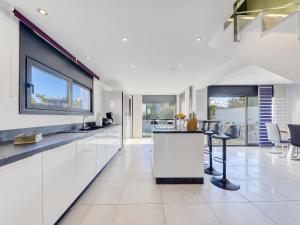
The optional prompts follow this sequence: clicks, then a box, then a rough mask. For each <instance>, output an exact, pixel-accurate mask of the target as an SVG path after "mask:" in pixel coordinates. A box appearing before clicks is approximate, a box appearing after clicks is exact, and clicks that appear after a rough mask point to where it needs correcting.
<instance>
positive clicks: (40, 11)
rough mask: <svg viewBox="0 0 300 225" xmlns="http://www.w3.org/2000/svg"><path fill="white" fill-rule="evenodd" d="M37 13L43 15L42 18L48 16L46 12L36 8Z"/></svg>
mask: <svg viewBox="0 0 300 225" xmlns="http://www.w3.org/2000/svg"><path fill="white" fill-rule="evenodd" d="M37 11H38V12H39V13H40V14H41V15H43V16H47V15H48V13H47V12H46V10H44V9H41V8H38V9H37Z"/></svg>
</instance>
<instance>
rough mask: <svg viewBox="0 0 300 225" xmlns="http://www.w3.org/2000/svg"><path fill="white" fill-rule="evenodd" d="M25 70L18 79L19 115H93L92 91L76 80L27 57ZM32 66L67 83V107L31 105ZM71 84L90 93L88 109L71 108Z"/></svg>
mask: <svg viewBox="0 0 300 225" xmlns="http://www.w3.org/2000/svg"><path fill="white" fill-rule="evenodd" d="M25 60H26V68H25V74H24V75H23V77H20V93H19V96H20V113H21V114H42V115H93V112H94V105H93V95H94V91H93V89H91V88H89V87H87V86H86V85H84V84H82V83H81V82H79V81H78V80H74V79H72V78H71V77H69V76H67V75H65V74H63V73H61V72H59V71H57V70H55V69H53V68H51V67H50V66H48V65H45V64H43V63H41V62H39V61H37V60H35V59H33V58H31V57H29V56H26V59H25ZM32 66H34V67H36V68H37V69H40V70H42V71H45V72H47V73H49V74H50V75H53V76H55V77H58V78H59V79H62V80H65V81H67V88H68V90H67V98H68V107H57V106H51V105H50V106H49V105H48V106H46V105H42V104H31V95H32V88H31V87H30V86H28V84H31V69H32ZM73 83H75V84H76V85H79V86H82V87H83V88H86V89H87V90H89V91H90V109H89V110H84V109H78V108H73V107H72V94H73V93H72V86H73Z"/></svg>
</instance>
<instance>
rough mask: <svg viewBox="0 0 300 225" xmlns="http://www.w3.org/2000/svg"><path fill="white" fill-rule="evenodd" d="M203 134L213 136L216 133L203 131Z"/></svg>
mask: <svg viewBox="0 0 300 225" xmlns="http://www.w3.org/2000/svg"><path fill="white" fill-rule="evenodd" d="M204 134H207V135H213V134H216V132H213V131H212V130H208V131H204Z"/></svg>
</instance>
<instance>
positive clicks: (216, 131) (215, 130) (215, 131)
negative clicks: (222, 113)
mask: <svg viewBox="0 0 300 225" xmlns="http://www.w3.org/2000/svg"><path fill="white" fill-rule="evenodd" d="M221 129H222V124H221V123H216V124H215V126H214V128H213V129H212V130H209V131H204V134H205V135H207V142H208V147H209V150H208V151H205V153H206V154H208V155H209V166H208V167H207V168H206V169H205V170H204V172H205V173H206V174H208V175H213V176H220V175H222V173H220V172H219V171H218V170H216V169H215V168H214V167H213V152H212V135H214V134H220V132H221Z"/></svg>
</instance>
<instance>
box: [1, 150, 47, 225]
mask: <svg viewBox="0 0 300 225" xmlns="http://www.w3.org/2000/svg"><path fill="white" fill-rule="evenodd" d="M42 204H43V201H42V155H41V154H37V155H34V156H32V157H29V158H26V159H23V160H20V161H18V162H15V163H12V164H9V165H6V166H3V167H0V224H3V225H20V224H30V225H41V224H42V223H43V218H42V215H43V213H42Z"/></svg>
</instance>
